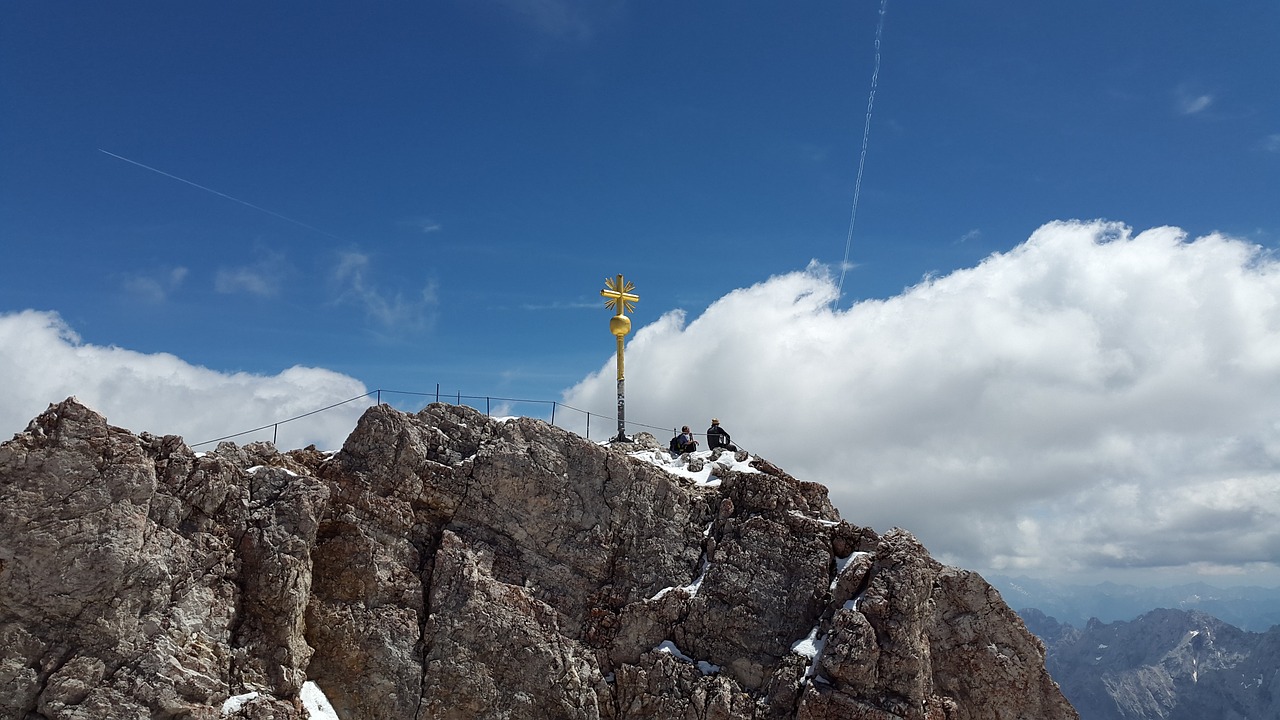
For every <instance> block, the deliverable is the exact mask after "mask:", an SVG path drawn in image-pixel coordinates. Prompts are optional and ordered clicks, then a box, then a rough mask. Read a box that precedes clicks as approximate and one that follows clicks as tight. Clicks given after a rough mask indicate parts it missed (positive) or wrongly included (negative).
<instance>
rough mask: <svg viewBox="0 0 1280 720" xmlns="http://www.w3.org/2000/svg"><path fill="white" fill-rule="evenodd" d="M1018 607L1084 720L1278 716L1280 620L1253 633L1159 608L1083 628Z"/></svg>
mask: <svg viewBox="0 0 1280 720" xmlns="http://www.w3.org/2000/svg"><path fill="white" fill-rule="evenodd" d="M1019 612H1020V613H1021V615H1022V617H1023V620H1024V621H1025V622H1026V624H1027V629H1029V630H1031V631H1032V632H1033V633H1035V634H1036V635H1037V636H1038V637H1040V639H1041V640H1042V641H1043V642H1044V644H1045V649H1046V656H1045V666H1046V667H1047V668H1048V669H1049V673H1050V674H1051V675H1052V676H1053V678H1054V680H1055V681H1057V683H1058V685H1059V686H1060V687H1061V688H1062V693H1063V694H1064V695H1066V697H1067V699H1068V700H1070V701H1071V703H1072V705H1073V706H1074V707H1075V709H1076V711H1077V712H1079V713H1080V717H1081V720H1275V719H1276V718H1280V626H1276V627H1272V628H1271V629H1270V630H1268V631H1267V632H1265V633H1254V632H1248V631H1245V630H1241V629H1239V628H1237V627H1234V626H1232V625H1230V624H1227V623H1225V622H1222V621H1221V620H1218V619H1217V618H1214V617H1212V616H1210V615H1208V614H1206V613H1203V612H1199V611H1186V610H1170V609H1161V610H1152V611H1150V612H1148V613H1145V614H1143V615H1140V616H1139V617H1138V618H1136V619H1134V620H1132V621H1127V622H1125V621H1120V622H1113V623H1103V622H1101V621H1099V620H1096V619H1095V620H1091V621H1089V622H1088V623H1087V624H1086V625H1085V626H1084V628H1083V629H1078V628H1076V627H1074V626H1072V625H1071V624H1069V623H1067V624H1064V623H1060V622H1058V621H1057V620H1056V619H1055V618H1052V617H1049V616H1047V615H1045V614H1044V613H1042V612H1040V611H1039V610H1036V609H1034V608H1027V609H1024V610H1021V611H1019Z"/></svg>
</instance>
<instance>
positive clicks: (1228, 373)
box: [565, 222, 1280, 579]
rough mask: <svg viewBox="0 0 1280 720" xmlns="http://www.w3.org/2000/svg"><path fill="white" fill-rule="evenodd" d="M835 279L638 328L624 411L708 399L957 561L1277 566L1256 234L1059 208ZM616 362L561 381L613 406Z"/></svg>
mask: <svg viewBox="0 0 1280 720" xmlns="http://www.w3.org/2000/svg"><path fill="white" fill-rule="evenodd" d="M835 293H836V289H835V285H834V283H833V281H832V278H831V277H830V276H829V275H828V274H827V273H826V272H824V271H823V270H822V269H821V268H818V267H811V268H809V269H807V270H806V271H804V272H794V273H790V274H786V275H781V276H777V277H772V278H770V279H768V280H767V281H765V282H762V283H760V284H758V285H756V286H753V287H750V288H746V289H741V290H737V291H734V292H732V293H730V294H728V295H726V296H725V297H723V298H721V299H720V300H718V301H717V302H715V303H714V304H713V305H711V306H710V307H709V308H707V310H706V311H705V312H703V313H702V314H701V315H700V316H698V317H696V318H693V319H692V320H690V319H689V318H687V317H686V316H685V315H684V313H682V312H679V311H673V312H670V313H668V314H666V315H664V316H663V317H661V318H660V319H659V320H657V321H655V322H653V323H651V324H649V325H647V326H645V327H643V328H640V329H639V330H638V331H637V332H636V333H635V334H634V336H633V338H632V340H631V342H630V343H629V344H628V348H627V415H628V418H630V419H632V420H636V421H640V422H649V423H654V424H669V425H671V426H672V427H675V426H679V425H681V424H686V423H687V424H690V425H694V426H696V428H695V429H702V428H705V427H706V426H707V425H708V424H709V420H710V418H711V417H712V416H713V415H714V416H716V417H719V418H720V419H721V420H722V421H723V423H724V425H725V427H726V428H727V429H728V430H729V431H730V432H731V433H733V435H734V438H735V440H736V441H738V442H740V443H741V444H742V445H744V446H745V447H747V448H748V449H750V450H752V451H753V452H757V453H759V454H761V455H764V456H765V457H768V458H769V459H771V460H773V461H774V462H776V463H778V464H779V465H781V466H782V467H784V468H787V469H788V471H790V472H792V473H793V474H795V475H796V476H797V477H799V478H801V479H805V480H813V481H818V482H822V483H824V484H826V485H827V486H829V487H830V488H831V493H832V499H833V501H834V502H835V503H836V504H837V506H838V507H839V508H840V509H841V512H842V514H843V515H844V517H846V518H847V519H849V520H850V521H851V522H854V523H857V524H863V525H869V526H871V527H874V528H876V529H878V530H881V531H883V530H886V529H888V528H889V527H892V526H901V527H905V528H907V529H909V530H912V531H913V532H915V533H916V534H917V535H918V536H919V537H920V538H921V539H922V540H923V541H924V542H925V543H926V545H928V546H929V547H930V549H931V550H932V551H933V552H934V553H935V554H936V555H938V556H940V557H942V558H943V559H944V560H945V561H947V562H954V563H957V564H961V565H964V566H966V567H972V568H975V569H980V570H988V571H1003V572H1010V571H1026V572H1032V573H1041V574H1044V573H1067V572H1080V571H1087V570H1089V571H1097V570H1105V569H1108V568H1110V569H1115V570H1117V571H1125V572H1130V573H1137V572H1143V571H1145V572H1151V573H1156V572H1159V571H1172V570H1177V571H1179V572H1181V571H1187V572H1202V573H1203V572H1221V573H1229V572H1237V573H1239V572H1245V571H1249V572H1259V571H1266V572H1267V573H1270V576H1271V578H1273V579H1274V578H1275V577H1278V576H1280V575H1277V573H1276V571H1277V562H1278V561H1280V403H1277V402H1276V397H1277V395H1278V393H1277V391H1278V390H1280V263H1277V261H1276V259H1275V258H1273V257H1271V256H1270V255H1268V254H1267V253H1265V252H1264V251H1263V250H1261V249H1260V248H1259V247H1257V246H1255V245H1251V244H1249V243H1246V242H1243V241H1241V240H1237V239H1232V238H1229V237H1225V236H1222V235H1210V236H1207V237H1201V238H1198V239H1195V240H1194V241H1189V240H1188V239H1187V238H1186V237H1185V235H1184V233H1182V232H1181V231H1180V230H1178V229H1176V228H1168V227H1163V228H1155V229H1151V230H1147V231H1145V232H1141V233H1138V234H1134V233H1133V232H1132V231H1131V230H1130V229H1129V228H1127V227H1124V226H1122V225H1119V224H1115V223H1106V222H1089V223H1082V222H1061V223H1053V224H1049V225H1046V226H1044V227H1042V228H1040V229H1039V230H1038V231H1037V232H1036V233H1035V234H1034V235H1032V237H1031V238H1030V239H1029V240H1027V241H1026V242H1025V243H1024V244H1022V245H1020V246H1018V247H1017V248H1015V249H1014V250H1012V251H1010V252H1007V253H1001V254H995V255H992V256H990V257H989V258H987V259H986V260H985V261H983V262H982V263H981V264H980V265H978V266H977V267H974V268H968V269H963V270H959V271H956V272H953V273H951V274H949V275H946V276H942V277H931V278H928V279H926V280H925V281H924V282H922V283H921V284H919V285H917V286H916V287H913V288H910V289H909V290H907V291H905V292H903V293H902V294H901V295H899V296H896V297H893V298H889V299H887V300H873V301H864V302H860V303H858V304H856V305H854V306H852V307H850V308H848V309H844V310H833V309H832V306H831V304H832V300H833V298H834V297H835ZM614 373H615V369H614V364H613V361H612V360H610V361H609V362H608V363H606V364H605V365H604V366H603V367H602V368H601V369H600V371H599V372H597V373H595V374H593V375H591V376H590V377H588V378H586V379H584V380H583V381H582V382H581V383H579V384H578V385H577V386H575V387H574V388H572V389H571V390H570V391H568V392H567V393H566V395H565V402H567V403H568V404H570V405H573V406H575V407H580V408H586V409H591V410H593V411H596V412H600V413H602V414H611V413H609V408H610V407H611V406H612V405H613V404H614V402H615V396H616V383H615V378H614ZM606 424H607V423H602V424H601V425H606ZM608 430H609V428H607V427H604V428H602V429H601V430H600V432H601V433H607V432H608ZM662 439H663V440H664V441H665V440H666V438H665V437H664V438H662Z"/></svg>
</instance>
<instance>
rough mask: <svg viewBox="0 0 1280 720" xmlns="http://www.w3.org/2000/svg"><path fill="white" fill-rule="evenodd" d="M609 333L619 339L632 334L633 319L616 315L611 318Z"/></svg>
mask: <svg viewBox="0 0 1280 720" xmlns="http://www.w3.org/2000/svg"><path fill="white" fill-rule="evenodd" d="M609 332H611V333H613V334H614V335H617V336H618V337H622V336H623V335H626V334H627V333H629V332H631V318H629V317H627V316H626V315H614V316H613V317H611V318H609Z"/></svg>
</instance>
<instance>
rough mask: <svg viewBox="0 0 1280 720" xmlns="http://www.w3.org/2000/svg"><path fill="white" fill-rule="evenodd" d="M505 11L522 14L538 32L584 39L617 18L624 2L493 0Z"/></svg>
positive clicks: (562, 37)
mask: <svg viewBox="0 0 1280 720" xmlns="http://www.w3.org/2000/svg"><path fill="white" fill-rule="evenodd" d="M491 2H492V3H493V4H494V5H496V6H497V7H499V8H501V9H502V10H503V11H504V12H506V13H508V14H510V15H512V16H514V17H516V18H519V19H520V21H522V22H523V23H525V24H526V25H528V26H529V27H532V28H533V29H534V30H536V31H538V32H539V33H541V34H543V35H546V36H548V37H551V38H554V39H557V40H572V41H578V42H585V41H589V40H591V39H592V38H593V37H594V36H595V34H596V32H597V29H598V28H599V27H601V26H602V25H609V24H611V23H613V22H616V21H617V18H618V16H619V15H620V14H621V13H622V11H623V8H624V5H625V4H624V3H623V2H620V1H619V0H613V1H610V2H596V1H587V0H491Z"/></svg>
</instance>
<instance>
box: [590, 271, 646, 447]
mask: <svg viewBox="0 0 1280 720" xmlns="http://www.w3.org/2000/svg"><path fill="white" fill-rule="evenodd" d="M634 289H635V285H634V284H632V283H631V282H630V281H628V280H624V279H623V277H622V275H618V276H617V277H615V278H605V280H604V289H603V290H601V291H600V295H601V296H603V297H604V298H605V301H604V306H605V307H606V308H610V309H612V310H613V311H614V314H613V317H611V318H609V332H611V333H613V336H614V337H615V338H617V339H618V437H616V438H614V439H613V440H614V442H631V438H629V437H627V420H626V392H625V386H626V381H625V380H624V374H623V371H622V370H623V359H622V349H623V343H622V339H623V338H624V337H626V335H627V333H629V332H631V318H628V317H627V316H626V315H625V314H624V313H625V312H627V311H632V312H634V311H635V309H636V303H637V302H639V301H640V296H639V295H636V294H634V293H632V292H631V291H632V290H634Z"/></svg>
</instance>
